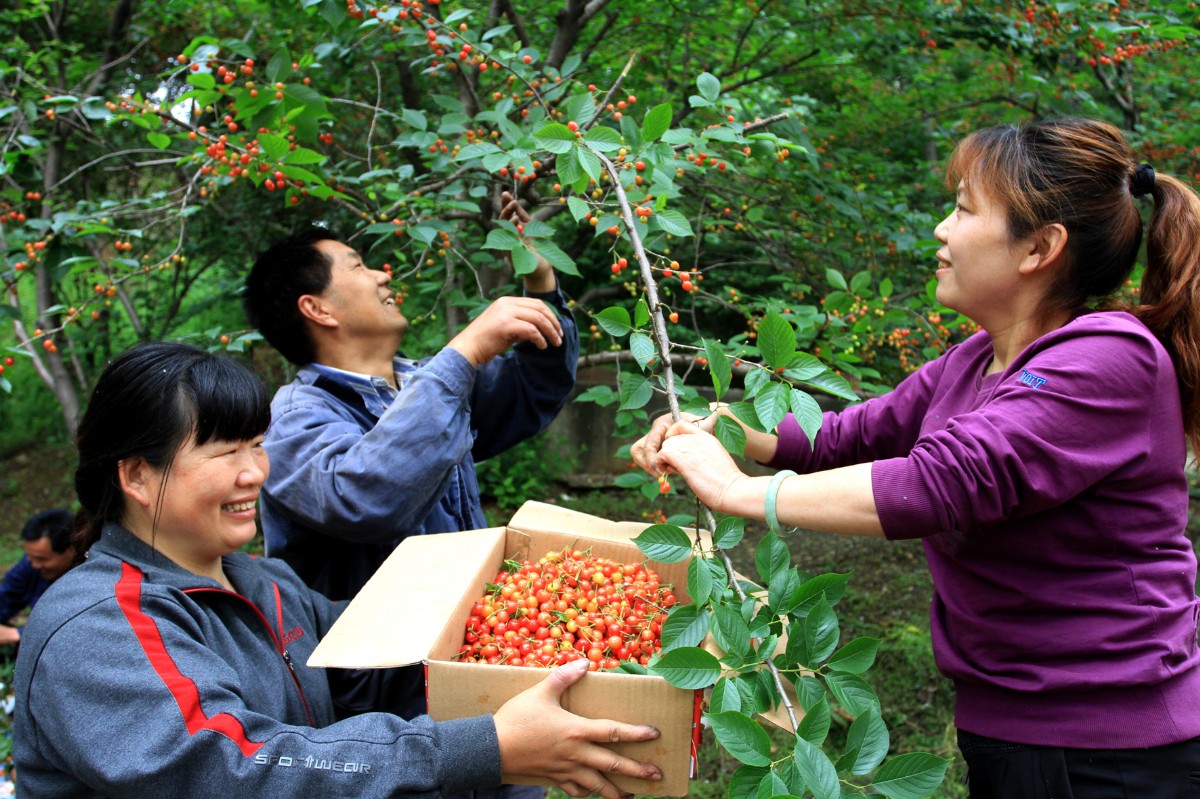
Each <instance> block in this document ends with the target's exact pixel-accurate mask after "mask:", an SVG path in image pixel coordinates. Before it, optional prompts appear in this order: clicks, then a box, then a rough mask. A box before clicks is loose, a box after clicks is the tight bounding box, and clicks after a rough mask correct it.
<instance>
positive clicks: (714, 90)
mask: <svg viewBox="0 0 1200 799" xmlns="http://www.w3.org/2000/svg"><path fill="white" fill-rule="evenodd" d="M696 88H697V89H699V90H700V96H701V97H703V98H704V99H705V100H708V101H709V102H710V103H711V102H715V101H716V99H717V97H718V96H720V94H721V81H720V80H718V79H717V76H716V75H713V74H711V73H708V72H701V73H700V76H699V77H697V78H696Z"/></svg>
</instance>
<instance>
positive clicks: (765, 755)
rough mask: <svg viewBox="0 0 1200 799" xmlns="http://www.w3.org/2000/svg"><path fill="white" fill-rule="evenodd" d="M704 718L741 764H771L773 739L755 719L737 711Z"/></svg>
mask: <svg viewBox="0 0 1200 799" xmlns="http://www.w3.org/2000/svg"><path fill="white" fill-rule="evenodd" d="M704 717H705V718H706V719H708V723H709V725H710V726H711V727H712V731H713V734H714V735H716V736H717V742H718V743H720V744H721V746H722V747H723V748H724V749H725V751H726V752H728V753H729V754H731V755H733V756H734V757H735V758H737V759H738V761H739V762H742V763H745V764H746V765H748V766H769V765H770V764H771V739H770V737H769V736H768V735H767V731H766V730H764V729H763V728H762V727H760V726H759V725H758V722H756V721H755V720H754V719H752V718H750V717H749V716H744V715H742V714H741V713H739V712H735V711H727V712H725V713H705V714H704ZM834 776H835V777H836V776H837V775H836V774H835V775H834Z"/></svg>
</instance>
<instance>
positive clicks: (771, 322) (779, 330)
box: [758, 311, 796, 369]
mask: <svg viewBox="0 0 1200 799" xmlns="http://www.w3.org/2000/svg"><path fill="white" fill-rule="evenodd" d="M758 351H759V352H760V353H762V356H763V360H764V361H766V363H767V366H769V367H771V368H772V369H782V368H784V367H786V366H787V365H788V363H789V362H791V360H792V357H793V356H794V355H795V354H796V331H795V330H793V329H792V325H791V323H790V322H788V321H787V320H786V319H784V318H783V317H782V316H780V315H779V314H778V313H776V312H775V311H771V312H770V313H768V314H767V315H766V316H765V317H763V320H762V322H761V323H759V326H758Z"/></svg>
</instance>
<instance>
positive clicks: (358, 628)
mask: <svg viewBox="0 0 1200 799" xmlns="http://www.w3.org/2000/svg"><path fill="white" fill-rule="evenodd" d="M504 535H505V530H504V528H503V527H491V528H488V529H484V530H467V531H465V532H461V533H454V534H453V535H418V536H412V537H410V538H406V539H405V540H404V541H403V542H402V543H401V544H400V546H398V547H396V550H395V551H394V552H392V554H391V555H390V556H388V559H387V560H386V561H384V563H383V565H382V566H380V567H379V571H377V572H375V574H374V575H373V576H372V577H371V579H370V580H369V581H367V584H366V585H365V586H363V589H362V591H360V592H359V594H358V596H357V597H355V599H354V601H353V602H352V603H350V606H349V607H348V608H346V611H345V612H344V613H343V614H342V616H341V618H339V619H338V621H337V623H336V624H334V626H333V628H332V629H330V631H329V633H328V634H327V635H326V636H325V637H324V638H323V639H321V642H320V643H319V644H318V645H317V648H316V649H315V650H313V653H312V656H311V657H309V659H308V665H309V666H312V667H316V668H325V667H330V666H335V667H338V668H352V669H366V668H384V667H390V666H404V665H407V664H409V663H419V662H421V661H422V660H424V659H425V658H426V656H427V655H428V654H429V651H430V650H431V649H432V648H433V646H434V644H435V642H436V641H437V639H438V637H439V635H441V634H442V632H443V630H444V627H445V621H446V619H447V618H451V617H452V616H453V615H454V612H455V609H456V608H457V606H458V605H459V604H460V603H461V602H462V601H463V599H464V596H466V597H467V598H469V599H473V598H474V592H475V588H476V587H478V588H482V587H483V583H484V582H485V581H487V580H489V579H494V578H495V576H496V575H495V573H494V571H493V564H494V563H496V562H497V555H496V552H497V551H499V550H503V547H504ZM468 588H469V589H470V590H467V589H468Z"/></svg>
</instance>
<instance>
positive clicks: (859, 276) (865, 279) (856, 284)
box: [850, 269, 871, 295]
mask: <svg viewBox="0 0 1200 799" xmlns="http://www.w3.org/2000/svg"><path fill="white" fill-rule="evenodd" d="M870 285H871V273H870V272H868V271H867V270H865V269H864V270H863V271H861V272H856V273H855V274H854V276H853V277H851V278H850V292H851V293H853V294H858V295H862V293H863V292H864V291H865V290H866V289H867V288H868V287H870Z"/></svg>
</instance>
